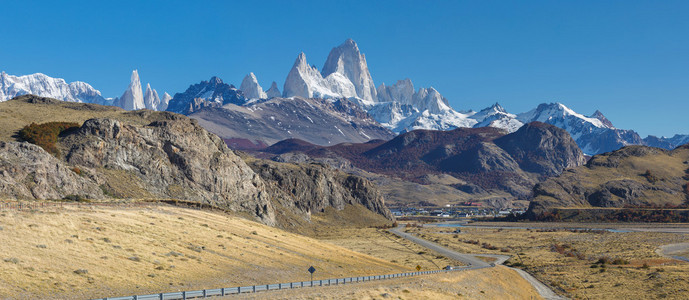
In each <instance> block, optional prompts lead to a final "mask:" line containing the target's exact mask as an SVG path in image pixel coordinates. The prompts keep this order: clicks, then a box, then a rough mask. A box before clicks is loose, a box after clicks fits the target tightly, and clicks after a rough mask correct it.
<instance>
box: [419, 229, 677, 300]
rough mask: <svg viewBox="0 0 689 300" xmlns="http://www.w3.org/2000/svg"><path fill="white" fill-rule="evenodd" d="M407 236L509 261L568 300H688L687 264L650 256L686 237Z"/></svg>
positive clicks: (523, 232) (519, 232)
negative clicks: (506, 258) (663, 299)
mask: <svg viewBox="0 0 689 300" xmlns="http://www.w3.org/2000/svg"><path fill="white" fill-rule="evenodd" d="M581 226H582V225H581V224H579V226H578V227H581ZM408 230H409V231H411V232H416V233H417V234H419V235H420V236H421V237H424V238H426V239H428V240H432V241H436V242H437V243H439V244H442V245H446V246H447V247H448V248H452V249H455V250H458V251H464V252H470V253H492V254H498V253H500V254H509V255H512V256H513V257H512V258H511V259H510V260H509V261H508V263H509V264H513V265H515V266H518V267H519V268H521V269H524V270H526V271H528V272H529V273H531V274H532V275H534V276H535V277H536V278H538V279H539V280H541V281H542V282H545V283H547V284H549V285H550V286H551V287H553V288H554V290H555V291H556V292H558V293H559V294H561V295H563V296H566V297H570V298H573V299H656V298H667V299H687V298H689V281H688V280H687V279H689V275H687V274H689V264H688V263H686V262H680V261H677V260H673V259H669V258H665V257H662V256H660V255H658V254H657V253H656V249H657V248H658V247H660V246H662V245H666V244H674V243H681V242H686V241H687V239H688V237H689V235H687V234H678V233H659V232H622V233H618V232H608V231H595V232H581V231H580V232H572V231H568V230H564V229H560V230H556V231H552V230H549V229H494V228H462V233H459V234H452V233H449V232H451V231H453V230H454V228H448V227H434V226H428V225H427V226H426V227H425V228H422V229H417V228H410V229H408ZM484 243H485V245H484ZM491 246H492V247H494V248H496V249H495V250H488V249H487V248H492V247H491ZM503 251H506V252H503ZM601 259H602V260H605V261H606V263H600V262H599V261H601Z"/></svg>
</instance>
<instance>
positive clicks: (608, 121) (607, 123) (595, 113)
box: [591, 110, 615, 128]
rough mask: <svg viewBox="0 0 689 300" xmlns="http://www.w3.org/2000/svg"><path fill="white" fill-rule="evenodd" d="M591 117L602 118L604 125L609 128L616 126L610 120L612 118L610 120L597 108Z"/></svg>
mask: <svg viewBox="0 0 689 300" xmlns="http://www.w3.org/2000/svg"><path fill="white" fill-rule="evenodd" d="M591 118H596V119H598V120H600V121H601V122H602V123H603V125H605V126H606V127H608V128H615V126H613V125H612V122H610V120H608V118H606V117H605V115H603V113H602V112H600V110H596V112H594V113H593V114H592V115H591Z"/></svg>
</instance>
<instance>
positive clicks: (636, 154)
mask: <svg viewBox="0 0 689 300" xmlns="http://www.w3.org/2000/svg"><path fill="white" fill-rule="evenodd" d="M688 182H689V148H688V147H687V146H684V147H679V148H677V149H675V150H672V151H666V150H662V149H658V148H652V147H645V146H629V147H625V148H622V149H620V150H617V151H614V152H610V153H604V154H600V155H596V156H594V157H593V158H592V159H591V160H590V161H589V162H588V163H587V165H586V166H582V167H578V168H576V169H573V170H570V171H568V172H565V173H563V174H562V175H560V176H559V177H555V178H551V179H549V180H546V181H545V182H543V183H541V184H539V185H537V186H536V187H535V188H534V196H535V197H534V200H533V201H532V203H531V207H530V210H531V211H532V212H533V213H534V215H539V214H544V213H546V214H547V212H548V211H550V212H552V211H555V210H557V209H567V210H568V211H567V212H566V215H567V216H565V215H562V214H561V215H560V216H559V217H560V218H562V219H563V220H564V219H565V217H570V218H572V219H577V218H579V219H586V218H589V219H591V220H595V219H600V218H599V217H596V216H594V215H596V214H601V213H600V212H599V210H597V211H591V212H589V211H587V210H590V209H597V208H605V209H612V208H616V209H617V210H610V211H611V212H613V213H617V212H618V211H620V210H619V208H625V209H646V210H649V209H659V208H670V209H672V208H687V205H689V191H688V190H687V184H688ZM572 209H581V210H582V211H581V214H580V215H577V214H573V212H572ZM649 212H650V211H649ZM563 213H564V211H563ZM622 213H623V214H622V215H620V218H627V217H625V216H624V213H626V210H625V211H622ZM678 213H679V211H678ZM649 216H650V215H649ZM631 217H634V216H630V218H631ZM616 218H618V217H616ZM618 219H619V218H618ZM653 219H657V218H656V217H653ZM635 221H644V220H643V218H642V219H638V220H635ZM647 221H654V220H652V219H649V220H647Z"/></svg>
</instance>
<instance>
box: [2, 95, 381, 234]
mask: <svg viewBox="0 0 689 300" xmlns="http://www.w3.org/2000/svg"><path fill="white" fill-rule="evenodd" d="M6 105H9V106H12V107H13V108H15V109H16V108H20V107H21V109H25V110H31V109H32V108H34V107H33V106H37V107H38V108H40V107H45V106H51V105H53V107H52V113H53V117H55V118H59V116H60V115H65V116H66V115H71V114H72V113H73V111H74V109H77V110H80V112H81V113H83V116H85V115H88V113H85V112H88V111H89V110H91V109H93V110H94V111H95V113H94V115H99V113H98V109H100V108H101V107H99V106H97V105H86V104H75V103H72V104H70V106H69V107H65V106H64V103H63V102H58V101H55V100H50V99H44V98H36V97H33V96H25V97H23V98H20V99H16V100H11V101H8V102H5V103H1V104H0V110H2V109H3V107H4V106H6ZM39 110H40V109H39ZM107 114H108V115H109V116H110V117H109V118H94V119H88V120H86V121H84V122H83V124H82V125H81V126H79V127H77V128H75V129H72V130H66V131H63V132H61V133H60V134H59V136H57V137H56V138H57V141H56V145H57V147H58V148H59V152H57V153H60V154H58V155H57V156H53V155H51V154H49V153H48V152H46V151H45V150H44V149H42V148H41V147H39V146H37V145H32V144H29V143H26V142H20V141H12V139H7V140H5V141H2V143H1V144H0V176H1V177H2V180H0V198H6V199H7V198H9V199H28V200H31V199H36V200H42V199H63V198H70V199H91V200H103V201H108V200H112V199H179V200H185V201H191V202H196V203H203V204H207V205H212V206H214V207H218V208H223V209H228V210H232V211H236V212H241V213H245V214H248V215H250V216H252V217H253V218H256V219H257V220H260V221H261V222H263V223H265V224H269V225H277V226H283V225H285V224H286V223H289V219H284V218H283V219H281V221H282V223H280V222H278V221H279V220H278V218H277V217H276V211H278V210H279V211H280V212H281V215H283V216H284V215H288V216H289V218H299V219H301V220H302V221H303V220H305V221H307V222H308V221H309V220H310V214H311V211H316V212H318V211H321V210H323V209H324V208H325V207H334V208H335V209H338V210H339V209H343V208H344V207H345V206H346V205H347V204H361V205H363V206H365V207H367V208H369V209H370V210H372V211H374V212H376V213H378V214H380V215H381V216H383V217H386V218H389V217H390V213H389V211H387V209H386V208H385V206H384V204H383V199H382V197H380V195H379V194H378V193H377V191H376V190H375V189H374V188H373V186H372V184H370V183H369V182H367V181H366V180H364V179H362V178H358V177H356V176H350V175H345V174H340V173H338V172H335V171H333V170H326V169H324V168H323V167H321V166H310V165H306V166H293V165H289V164H277V163H271V164H272V165H271V168H270V172H268V171H266V170H262V169H260V168H258V169H257V170H261V171H260V172H258V173H257V172H255V171H254V170H252V168H250V167H249V166H248V165H247V164H246V163H245V161H244V160H243V159H242V158H240V157H239V156H237V155H236V154H235V153H234V152H233V151H232V150H230V149H229V148H227V146H226V145H225V143H224V141H223V140H222V139H220V138H219V137H218V136H216V135H214V134H212V133H209V132H208V131H206V130H205V129H204V128H203V127H201V126H200V125H199V124H198V122H197V121H196V120H193V119H189V118H188V117H185V116H182V115H178V114H174V113H169V112H150V111H137V112H126V111H124V110H121V109H114V110H107ZM129 120H133V121H129ZM25 122H26V121H25ZM27 123H29V122H27ZM254 164H255V165H256V166H261V165H260V164H258V163H254ZM295 168H298V169H299V170H301V171H300V172H297V173H293V172H292V173H291V170H294V169H295ZM278 174H290V175H289V176H288V175H285V176H287V177H286V178H290V180H294V182H293V184H294V186H293V187H292V188H295V189H297V190H299V192H300V193H302V194H299V195H296V194H294V193H292V194H288V193H285V192H282V191H281V190H279V189H276V188H275V187H274V184H273V182H274V181H275V180H276V179H275V178H276V176H278ZM314 174H321V175H319V176H315V175H314ZM261 175H265V178H262V176H261ZM278 183H280V185H279V186H280V187H281V188H284V189H287V188H288V187H287V186H284V185H283V184H284V182H283V181H278ZM325 188H327V189H329V190H326V189H325ZM312 189H314V190H312ZM307 195H313V196H318V197H319V198H318V201H322V199H329V200H327V201H324V202H317V201H315V200H313V199H311V198H309V197H307ZM285 211H287V212H288V213H285Z"/></svg>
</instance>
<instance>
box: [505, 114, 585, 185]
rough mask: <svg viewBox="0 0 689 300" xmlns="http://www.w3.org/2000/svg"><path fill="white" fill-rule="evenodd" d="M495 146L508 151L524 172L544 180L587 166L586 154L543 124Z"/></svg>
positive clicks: (557, 130)
mask: <svg viewBox="0 0 689 300" xmlns="http://www.w3.org/2000/svg"><path fill="white" fill-rule="evenodd" d="M495 144H496V145H498V146H500V148H502V149H505V151H507V153H509V154H510V156H511V157H513V158H514V159H515V161H517V162H518V163H519V166H520V167H521V168H522V170H524V171H527V172H532V173H538V174H541V175H543V176H554V175H558V174H560V173H561V172H562V170H564V169H569V168H574V167H578V166H581V165H583V164H584V163H586V158H585V157H584V153H583V152H581V149H579V147H578V146H577V143H576V142H575V141H574V140H573V139H572V137H571V136H570V135H569V134H568V133H567V132H566V131H565V130H563V129H560V128H557V127H555V126H552V125H548V124H545V123H541V122H531V123H529V124H526V125H524V126H522V127H521V128H519V130H517V131H516V132H514V133H513V134H509V135H506V136H504V137H501V138H498V139H496V140H495Z"/></svg>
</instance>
